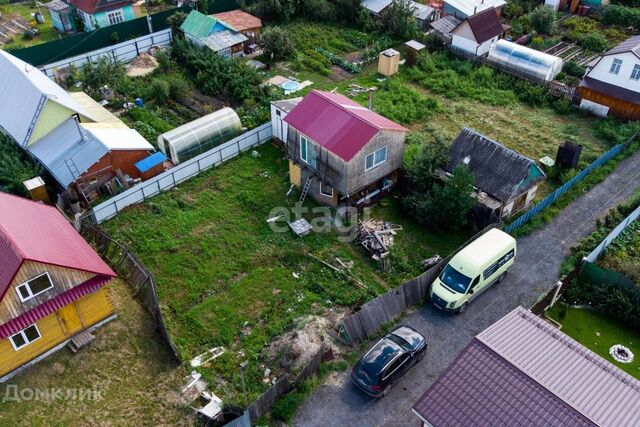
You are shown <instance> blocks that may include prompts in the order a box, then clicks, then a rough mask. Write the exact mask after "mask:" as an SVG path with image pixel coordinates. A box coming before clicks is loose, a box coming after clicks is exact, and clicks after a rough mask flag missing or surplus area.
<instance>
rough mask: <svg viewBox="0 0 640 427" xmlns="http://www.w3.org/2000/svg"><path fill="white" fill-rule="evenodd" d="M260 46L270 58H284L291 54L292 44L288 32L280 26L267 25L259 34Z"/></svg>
mask: <svg viewBox="0 0 640 427" xmlns="http://www.w3.org/2000/svg"><path fill="white" fill-rule="evenodd" d="M258 44H259V45H260V47H262V48H263V49H264V52H265V54H266V55H267V56H269V57H270V58H271V59H275V60H281V59H286V58H289V57H290V56H291V54H293V50H294V45H293V42H292V41H291V38H290V37H289V33H288V32H287V31H286V30H284V29H283V28H280V27H268V28H266V29H265V30H264V31H263V32H262V34H261V35H260V40H259V41H258Z"/></svg>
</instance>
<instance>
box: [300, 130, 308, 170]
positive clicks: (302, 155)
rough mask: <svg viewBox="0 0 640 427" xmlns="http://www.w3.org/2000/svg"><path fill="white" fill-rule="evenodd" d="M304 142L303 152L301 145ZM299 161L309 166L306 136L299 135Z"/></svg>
mask: <svg viewBox="0 0 640 427" xmlns="http://www.w3.org/2000/svg"><path fill="white" fill-rule="evenodd" d="M303 142H304V150H303V149H302V143H303ZM300 160H302V161H303V162H305V163H306V164H309V139H308V138H307V137H306V136H302V135H300Z"/></svg>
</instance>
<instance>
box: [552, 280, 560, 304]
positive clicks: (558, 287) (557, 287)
mask: <svg viewBox="0 0 640 427" xmlns="http://www.w3.org/2000/svg"><path fill="white" fill-rule="evenodd" d="M560 289H562V281H561V280H558V282H557V283H556V291H555V292H554V293H553V298H551V304H549V307H553V305H554V304H555V303H556V301H557V300H558V295H559V294H560Z"/></svg>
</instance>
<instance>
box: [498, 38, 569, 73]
mask: <svg viewBox="0 0 640 427" xmlns="http://www.w3.org/2000/svg"><path fill="white" fill-rule="evenodd" d="M488 59H489V62H491V63H492V64H494V65H495V66H496V67H498V68H500V69H502V70H504V71H506V72H509V73H513V74H515V75H517V76H519V77H521V78H525V79H528V80H533V81H540V80H544V81H551V80H553V79H555V78H556V76H557V75H558V74H559V73H560V72H561V71H562V59H561V58H559V57H557V56H553V55H549V54H548V53H544V52H540V51H538V50H535V49H531V48H528V47H525V46H521V45H519V44H516V43H512V42H509V41H506V40H498V41H497V42H496V43H495V44H494V45H493V46H491V49H490V50H489V57H488Z"/></svg>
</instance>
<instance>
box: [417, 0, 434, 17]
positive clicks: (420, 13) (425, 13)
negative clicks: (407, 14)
mask: <svg viewBox="0 0 640 427" xmlns="http://www.w3.org/2000/svg"><path fill="white" fill-rule="evenodd" d="M411 7H412V8H413V16H414V17H415V18H416V19H421V20H423V21H426V20H427V19H429V17H430V16H431V15H432V14H433V12H435V11H436V10H435V9H434V8H432V7H431V6H427V5H426V4H422V3H418V2H415V1H412V2H411Z"/></svg>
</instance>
